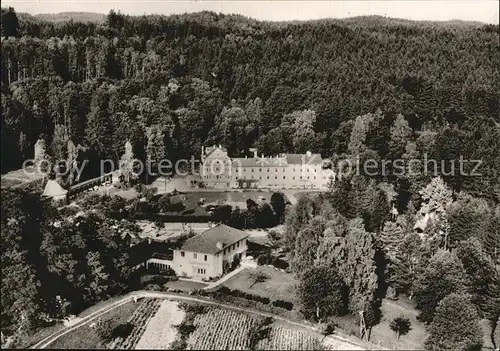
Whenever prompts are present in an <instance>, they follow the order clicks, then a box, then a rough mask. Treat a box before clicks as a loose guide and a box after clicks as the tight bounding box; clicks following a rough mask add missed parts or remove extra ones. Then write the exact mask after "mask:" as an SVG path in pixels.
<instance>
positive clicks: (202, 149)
mask: <svg viewBox="0 0 500 351" xmlns="http://www.w3.org/2000/svg"><path fill="white" fill-rule="evenodd" d="M204 155H205V146H202V147H201V156H204Z"/></svg>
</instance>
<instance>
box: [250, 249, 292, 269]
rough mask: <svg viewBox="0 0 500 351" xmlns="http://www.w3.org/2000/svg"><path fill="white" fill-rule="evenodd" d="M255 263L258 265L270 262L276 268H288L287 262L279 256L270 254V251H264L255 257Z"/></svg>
mask: <svg viewBox="0 0 500 351" xmlns="http://www.w3.org/2000/svg"><path fill="white" fill-rule="evenodd" d="M257 264H259V265H261V266H262V265H266V264H270V265H272V266H274V267H276V268H279V269H287V268H288V262H286V261H284V260H282V259H281V258H279V257H275V256H273V255H271V254H270V253H266V254H264V255H261V256H259V257H258V258H257Z"/></svg>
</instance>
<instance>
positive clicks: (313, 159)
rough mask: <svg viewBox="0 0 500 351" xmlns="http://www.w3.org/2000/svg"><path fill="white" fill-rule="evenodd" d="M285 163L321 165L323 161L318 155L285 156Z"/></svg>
mask: <svg viewBox="0 0 500 351" xmlns="http://www.w3.org/2000/svg"><path fill="white" fill-rule="evenodd" d="M285 158H286V161H287V162H288V164H290V165H301V164H305V165H319V164H322V162H323V159H322V158H321V155H320V154H311V155H310V156H308V155H307V154H285Z"/></svg>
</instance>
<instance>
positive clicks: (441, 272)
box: [415, 250, 466, 323]
mask: <svg viewBox="0 0 500 351" xmlns="http://www.w3.org/2000/svg"><path fill="white" fill-rule="evenodd" d="M465 279H466V277H465V271H464V267H463V265H462V262H460V260H459V259H458V257H457V256H456V254H454V253H450V252H448V251H445V250H439V251H438V252H437V253H436V254H435V255H434V256H433V257H432V258H431V260H430V262H429V264H428V266H427V267H426V269H425V270H424V272H423V274H422V276H421V277H419V278H418V280H417V281H416V283H415V301H416V306H417V308H418V309H419V310H420V315H419V317H418V318H419V320H421V321H422V322H425V323H430V322H431V321H432V319H433V318H434V314H435V312H436V307H437V306H438V304H439V302H440V301H441V300H442V299H443V298H444V297H446V296H447V295H449V294H451V293H461V292H465V291H466V286H465V283H466V281H465Z"/></svg>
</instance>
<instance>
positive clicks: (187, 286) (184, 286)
mask: <svg viewBox="0 0 500 351" xmlns="http://www.w3.org/2000/svg"><path fill="white" fill-rule="evenodd" d="M207 285H208V284H205V283H200V282H195V281H190V280H181V279H179V280H176V281H170V282H168V283H165V284H164V286H165V287H167V288H171V289H180V290H183V291H186V292H189V291H193V290H197V289H202V288H204V287H206V286H207Z"/></svg>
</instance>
